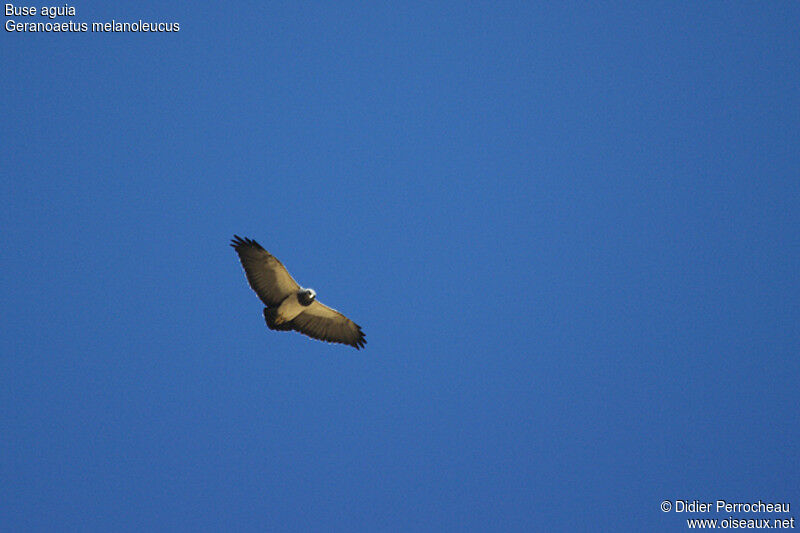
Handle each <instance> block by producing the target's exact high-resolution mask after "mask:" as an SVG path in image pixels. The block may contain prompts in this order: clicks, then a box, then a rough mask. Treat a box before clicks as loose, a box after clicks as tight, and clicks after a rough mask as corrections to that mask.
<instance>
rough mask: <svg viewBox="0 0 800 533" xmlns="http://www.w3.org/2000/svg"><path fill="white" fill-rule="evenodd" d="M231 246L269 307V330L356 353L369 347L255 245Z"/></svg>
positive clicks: (237, 240) (239, 242) (357, 330)
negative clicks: (297, 334) (296, 334)
mask: <svg viewBox="0 0 800 533" xmlns="http://www.w3.org/2000/svg"><path fill="white" fill-rule="evenodd" d="M231 246H233V249H234V250H236V253H237V254H239V260H240V261H241V262H242V266H243V267H244V273H245V275H247V281H248V282H249V283H250V287H251V288H252V289H253V290H254V291H255V292H256V294H257V295H258V297H259V298H261V301H262V302H264V304H265V305H266V307H265V308H264V318H265V319H266V321H267V326H268V327H269V329H273V330H278V331H291V330H294V331H299V332H300V333H302V334H303V335H308V336H309V337H311V338H313V339H319V340H321V341H327V342H339V343H342V344H348V345H350V346H352V347H353V348H355V349H356V350H360V349H361V348H363V347H364V345H365V344H366V343H367V341H366V339H365V338H364V332H362V331H361V327H360V326H359V325H358V324H356V323H355V322H353V321H352V320H350V319H349V318H347V317H346V316H344V315H343V314H341V313H340V312H339V311H337V310H336V309H331V308H330V307H328V306H327V305H325V304H323V303H322V302H320V301H319V300H317V293H316V292H315V291H314V289H304V288H302V287H301V286H300V285H298V283H297V282H296V281H295V280H294V279H293V278H292V276H291V275H290V274H289V272H288V271H287V270H286V267H284V266H283V265H282V264H281V262H280V261H278V260H277V259H276V258H275V256H274V255H272V254H270V253H269V252H268V251H266V250H265V249H264V248H262V246H261V245H260V244H258V243H257V242H256V241H254V240H252V239H247V238H244V239H243V238H241V237H239V236H238V235H234V236H233V239H232V240H231Z"/></svg>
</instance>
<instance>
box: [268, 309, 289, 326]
mask: <svg viewBox="0 0 800 533" xmlns="http://www.w3.org/2000/svg"><path fill="white" fill-rule="evenodd" d="M277 316H278V309H277V308H272V309H270V308H269V307H265V308H264V319H265V320H266V321H267V327H268V328H269V329H274V330H277V331H288V330H290V329H292V326H290V325H289V322H284V323H283V324H276V323H275V319H276V318H277Z"/></svg>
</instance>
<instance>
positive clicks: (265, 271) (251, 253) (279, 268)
mask: <svg viewBox="0 0 800 533" xmlns="http://www.w3.org/2000/svg"><path fill="white" fill-rule="evenodd" d="M231 246H233V249H234V250H236V253H237V254H239V260H240V261H241V262H242V266H243V267H244V273H245V274H246V275H247V281H248V282H249V283H250V287H251V288H252V289H253V290H254V291H256V294H257V295H258V297H259V298H261V301H262V302H264V303H265V304H266V305H267V306H270V307H272V306H276V305H280V303H281V302H282V301H283V300H284V299H285V298H286V297H287V296H289V295H290V294H294V293H296V292H297V291H299V290H300V285H298V284H297V282H296V281H295V280H294V279H292V276H290V275H289V272H288V271H287V270H286V268H285V267H284V266H283V265H282V264H281V262H280V261H278V260H277V259H276V258H275V256H274V255H272V254H270V253H269V252H268V251H266V250H265V249H264V248H262V247H261V245H260V244H258V243H257V242H256V241H254V240H252V239H247V238H244V239H243V238H241V237H239V236H238V235H234V236H233V240H232V241H231Z"/></svg>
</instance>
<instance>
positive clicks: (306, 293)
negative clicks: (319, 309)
mask: <svg viewBox="0 0 800 533" xmlns="http://www.w3.org/2000/svg"><path fill="white" fill-rule="evenodd" d="M316 297H317V293H316V292H315V291H314V289H303V290H301V291H299V292H298V293H297V301H298V302H300V305H302V306H307V305H311V304H312V303H313V302H314V298H316Z"/></svg>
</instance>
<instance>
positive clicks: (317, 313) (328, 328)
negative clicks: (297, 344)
mask: <svg viewBox="0 0 800 533" xmlns="http://www.w3.org/2000/svg"><path fill="white" fill-rule="evenodd" d="M289 324H290V325H291V326H292V329H294V330H295V331H299V332H300V333H302V334H303V335H308V336H309V337H311V338H313V339H319V340H321V341H328V342H340V343H342V344H349V345H350V346H352V347H353V348H355V349H356V350H360V349H361V348H363V347H364V345H365V344H366V343H367V340H366V339H365V338H364V332H363V331H361V327H360V326H359V325H358V324H356V323H355V322H353V321H352V320H350V319H349V318H347V317H346V316H344V315H343V314H341V313H340V312H339V311H337V310H336V309H331V308H330V307H328V306H327V305H325V304H322V303H320V302H319V301H318V300H314V301H313V302H312V303H311V305H309V306H308V307H306V308H305V309H304V310H303V312H302V313H300V314H299V315H297V316H296V317H294V320H292V321H291V322H290V323H289Z"/></svg>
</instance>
